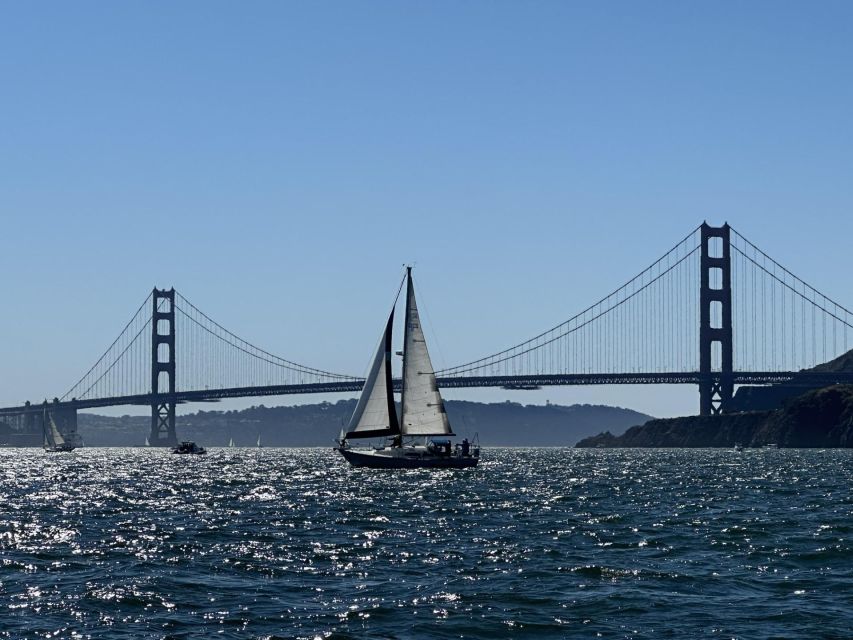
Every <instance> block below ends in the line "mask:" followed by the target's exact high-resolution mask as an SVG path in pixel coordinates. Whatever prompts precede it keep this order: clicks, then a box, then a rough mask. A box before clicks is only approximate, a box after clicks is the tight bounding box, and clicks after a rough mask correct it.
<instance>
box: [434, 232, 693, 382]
mask: <svg viewBox="0 0 853 640" xmlns="http://www.w3.org/2000/svg"><path fill="white" fill-rule="evenodd" d="M699 249H700V247H695V248H694V249H693V250H692V251H691V252H690V253H688V254H687V255H685V256H684V257H683V258H682V259H681V260H679V261H678V262H676V263H675V264H674V265H672V266H671V267H670V268H669V269H667V270H666V271H664V272H662V273H661V274H660V275H658V276H657V277H656V278H655V279H654V280H650V281H649V282H647V283H646V284H644V285H643V286H642V287H640V288H639V289H637V290H636V291H634V292H633V293H631V295H630V296H628V297H627V298H624V299H623V300H621V301H620V302H617V303H616V304H615V305H613V306H612V307H608V308H607V309H606V310H605V311H603V312H601V314H600V315H598V316H593V317H591V318H590V319H589V320H587V321H585V322H583V323H581V324H578V325H577V326H575V327H574V328H573V329H570V330H568V331H566V332H565V333H562V334H560V335H558V336H556V337H554V338H551V340H549V341H547V342H543V343H542V344H537V345H536V346H533V347H531V348H529V349H526V350H524V351H520V352H519V353H518V354H514V355H512V356H509V358H512V357H516V356H517V355H519V356H520V355H524V354H526V353H529V352H530V351H533V350H535V349H538V348H539V347H541V346H545V345H547V344H550V343H551V342H553V341H554V340H559V339H560V338H562V337H563V336H567V335H569V334H570V333H573V332H575V331H577V330H579V329H583V328H584V327H586V326H587V325H589V324H592V323H593V322H595V321H596V320H598V319H599V318H601V317H603V316H605V315H607V314H608V313H610V312H611V311H613V310H614V309H618V308H619V307H620V306H622V305H623V304H625V303H626V302H627V301H629V300H631V299H632V298H633V297H634V296H636V295H638V294H640V293H642V292H643V291H644V290H645V289H647V288H648V287H650V286H651V285H652V284H654V283H655V282H657V281H658V280H660V279H661V278H663V277H664V276H665V275H666V274H668V273H669V272H670V271H672V270H673V269H675V268H676V267H677V266H678V265H679V264H681V262H683V261H685V260H687V258H689V257H690V256H692V255H693V254H694V253H696V252H697V251H698V250H699ZM564 324H565V323H564ZM644 329H645V327H644ZM644 333H645V331H644ZM528 342H529V341H528ZM525 344H526V343H525ZM507 359H508V358H502V359H500V360H495V362H496V363H499V362H503V361H504V360H507ZM480 361H481V360H476V361H474V362H469V363H468V364H463V365H459V367H453V368H452V369H444V370H442V371H436V375H438V374H440V373H442V374H445V375H447V373H448V372H451V371H452V374H453V375H456V374H459V373H466V372H467V371H473V370H475V369H477V368H479V367H470V365H474V364H477V363H479V362H480ZM461 367H469V368H467V369H461Z"/></svg>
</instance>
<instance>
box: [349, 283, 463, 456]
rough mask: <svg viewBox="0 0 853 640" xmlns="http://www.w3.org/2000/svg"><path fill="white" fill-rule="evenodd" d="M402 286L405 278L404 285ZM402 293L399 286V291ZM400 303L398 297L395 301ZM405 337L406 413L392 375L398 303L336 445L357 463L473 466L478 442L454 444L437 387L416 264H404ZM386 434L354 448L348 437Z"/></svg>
mask: <svg viewBox="0 0 853 640" xmlns="http://www.w3.org/2000/svg"><path fill="white" fill-rule="evenodd" d="M400 287H401V288H402V284H401V285H400ZM397 295H398V296H399V292H398V294H397ZM395 306H396V301H395ZM404 327H405V329H404V338H403V390H402V397H401V402H400V404H401V406H402V413H401V416H400V418H399V419H398V418H397V408H396V406H395V405H394V388H393V383H392V380H391V334H392V330H393V328H394V309H393V308H392V309H391V315H390V316H389V317H388V322H387V323H386V325H385V330H384V332H383V333H382V338H381V339H380V341H379V348H378V349H377V351H376V355H375V357H374V358H373V363H372V365H371V367H370V371H369V373H368V376H367V379H366V380H365V383H364V388H363V389H362V391H361V397H360V398H359V400H358V404H357V405H356V407H355V411H353V414H352V417H351V418H350V421H349V425H348V426H347V429H346V431H342V433H341V436H340V437H339V439H338V446H337V448H336V449H337V451H339V452H340V453H341V455H343V457H344V458H346V459H347V461H348V462H349V463H350V464H352V465H353V466H356V467H373V468H380V469H411V468H422V467H442V468H448V467H449V468H462V467H475V466H477V462H478V461H479V459H480V449H479V447H478V446H477V447H475V446H473V445H472V444H471V443H469V442H468V440H467V439H465V440H463V441H462V443H461V444H457V445H456V447H455V448H453V447H452V443H451V441H450V437H451V436H453V435H454V433H453V430H452V429H451V427H450V421H449V420H448V419H447V412H446V411H445V409H444V402H443V400H442V399H441V394H440V393H439V391H438V385H437V384H436V380H435V371H434V369H433V367H432V361H431V360H430V357H429V351H428V350H427V345H426V339H425V337H424V332H423V328H422V327H421V321H420V315H419V314H418V305H417V301H416V300H415V290H414V286H413V284H412V268H411V267H407V268H406V319H405V324H404ZM377 437H385V438H386V439H387V440H386V444H385V445H384V446H382V447H373V448H359V449H355V448H351V447H350V444H349V441H350V440H356V439H359V438H377Z"/></svg>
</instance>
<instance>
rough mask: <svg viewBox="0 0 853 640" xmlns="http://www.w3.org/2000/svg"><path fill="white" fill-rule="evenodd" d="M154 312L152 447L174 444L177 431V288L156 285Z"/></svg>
mask: <svg viewBox="0 0 853 640" xmlns="http://www.w3.org/2000/svg"><path fill="white" fill-rule="evenodd" d="M152 300H153V305H154V307H153V309H152V316H151V395H152V398H153V402H152V403H151V433H150V434H149V436H148V442H149V444H151V446H152V447H174V446H177V444H178V437H177V434H176V433H175V289H174V288H172V289H169V290H168V291H167V290H165V289H163V290H160V289H156V288H155V289H154V294H153V296H152Z"/></svg>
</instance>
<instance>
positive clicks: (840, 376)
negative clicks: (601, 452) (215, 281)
mask: <svg viewBox="0 0 853 640" xmlns="http://www.w3.org/2000/svg"><path fill="white" fill-rule="evenodd" d="M701 381H702V376H701V374H699V373H698V372H695V371H688V372H676V373H584V374H554V375H546V374H543V375H532V376H479V377H450V378H439V379H438V385H439V386H440V387H442V388H445V389H460V388H471V387H504V388H507V389H520V390H523V389H532V388H537V387H547V386H572V385H606V384H699V383H700V382H701ZM733 382H734V383H735V384H759V385H761V384H774V383H782V382H786V383H795V384H799V385H802V386H819V385H825V384H838V383H853V374H850V373H811V372H794V371H740V372H735V373H734V380H733ZM363 384H364V381H362V380H342V381H338V382H323V383H316V384H294V385H271V386H260V387H236V388H231V389H203V390H197V391H180V392H178V393H176V394H174V396H169V395H164V394H161V395H154V394H140V395H132V396H118V397H112V398H95V399H91V400H69V401H66V402H53V403H49V406H50V407H51V408H58V407H64V408H75V409H94V408H98V407H115V406H126V405H138V406H150V405H151V404H153V403H155V402H158V401H164V400H168V401H174V402H177V403H187V402H215V401H217V400H224V399H227V398H251V397H262V396H283V395H296V394H300V395H301V394H315V393H356V392H358V391H360V390H361V387H362V386H363ZM400 386H401V382H400V380H394V388H395V390H397V391H399V390H400ZM43 406H44V405H43V404H30V405H22V406H17V407H5V408H0V416H2V415H18V414H21V413H30V412H38V411H41V410H42V409H43Z"/></svg>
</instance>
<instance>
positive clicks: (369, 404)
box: [346, 311, 400, 438]
mask: <svg viewBox="0 0 853 640" xmlns="http://www.w3.org/2000/svg"><path fill="white" fill-rule="evenodd" d="M393 325H394V312H393V311H392V312H391V315H390V316H389V318H388V323H387V325H386V326H385V332H384V333H383V334H382V339H381V340H380V341H379V348H378V349H377V350H376V356H375V357H374V358H373V364H372V365H371V366H370V373H368V375H367V380H365V381H364V388H363V389H362V390H361V397H360V398H359V399H358V404H357V405H356V407H355V411H353V413H352V417H351V418H350V421H349V425H348V426H347V434H346V437H347V438H374V437H378V436H386V435H394V434H397V433H399V432H400V428H399V425H398V423H397V410H396V408H395V407H394V395H393V389H392V388H391V329H392V327H393Z"/></svg>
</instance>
